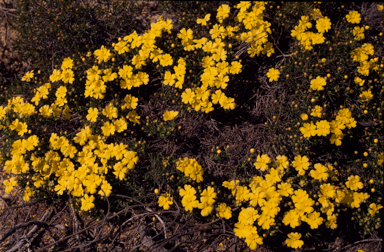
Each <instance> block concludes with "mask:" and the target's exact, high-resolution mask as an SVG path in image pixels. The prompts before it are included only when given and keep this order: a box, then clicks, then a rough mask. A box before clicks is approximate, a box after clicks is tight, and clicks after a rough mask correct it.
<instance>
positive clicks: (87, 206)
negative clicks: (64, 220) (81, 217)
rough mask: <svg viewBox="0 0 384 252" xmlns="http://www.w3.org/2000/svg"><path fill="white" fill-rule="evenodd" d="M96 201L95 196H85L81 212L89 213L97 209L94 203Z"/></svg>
mask: <svg viewBox="0 0 384 252" xmlns="http://www.w3.org/2000/svg"><path fill="white" fill-rule="evenodd" d="M94 200H95V197H94V196H93V195H91V196H89V195H88V194H85V195H84V197H83V198H82V199H81V210H83V211H89V210H91V209H92V208H94V207H95V204H94V203H93V201H94Z"/></svg>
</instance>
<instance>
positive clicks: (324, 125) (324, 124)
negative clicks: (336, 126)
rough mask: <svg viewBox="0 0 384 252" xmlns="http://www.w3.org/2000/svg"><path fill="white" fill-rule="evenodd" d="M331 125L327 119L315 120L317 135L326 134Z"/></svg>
mask: <svg viewBox="0 0 384 252" xmlns="http://www.w3.org/2000/svg"><path fill="white" fill-rule="evenodd" d="M330 128H331V126H330V125H329V122H328V121H327V120H321V121H320V122H316V133H317V135H318V136H326V135H328V134H329V133H330V132H331V131H330Z"/></svg>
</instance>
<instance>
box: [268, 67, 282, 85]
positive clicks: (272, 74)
mask: <svg viewBox="0 0 384 252" xmlns="http://www.w3.org/2000/svg"><path fill="white" fill-rule="evenodd" d="M279 76H280V71H279V70H277V69H274V68H270V69H269V71H268V73H267V77H268V78H269V82H272V81H277V80H278V79H279Z"/></svg>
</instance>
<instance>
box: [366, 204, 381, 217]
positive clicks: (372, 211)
mask: <svg viewBox="0 0 384 252" xmlns="http://www.w3.org/2000/svg"><path fill="white" fill-rule="evenodd" d="M382 208H383V206H382V205H380V204H378V205H376V204H375V203H372V204H370V205H369V210H368V212H369V214H370V215H371V216H372V217H373V216H374V215H375V214H376V212H377V211H379V210H380V209H382Z"/></svg>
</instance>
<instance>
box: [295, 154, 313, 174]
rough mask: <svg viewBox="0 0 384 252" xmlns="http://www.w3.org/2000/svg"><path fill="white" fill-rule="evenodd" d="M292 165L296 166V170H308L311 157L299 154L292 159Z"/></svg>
mask: <svg viewBox="0 0 384 252" xmlns="http://www.w3.org/2000/svg"><path fill="white" fill-rule="evenodd" d="M292 166H293V167H295V169H296V171H300V170H307V169H308V167H309V159H308V158H307V157H306V156H303V157H301V155H297V156H296V157H295V159H294V160H293V161H292Z"/></svg>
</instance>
